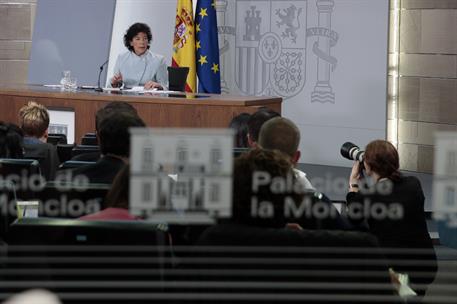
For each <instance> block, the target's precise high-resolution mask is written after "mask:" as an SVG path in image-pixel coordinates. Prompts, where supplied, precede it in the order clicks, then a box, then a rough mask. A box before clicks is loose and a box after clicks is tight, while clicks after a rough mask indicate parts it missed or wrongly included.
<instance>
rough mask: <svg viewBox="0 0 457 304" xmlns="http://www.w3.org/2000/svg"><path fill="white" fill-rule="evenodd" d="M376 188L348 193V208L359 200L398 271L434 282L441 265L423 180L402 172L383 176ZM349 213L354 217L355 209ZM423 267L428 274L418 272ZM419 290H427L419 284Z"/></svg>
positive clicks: (423, 291)
mask: <svg viewBox="0 0 457 304" xmlns="http://www.w3.org/2000/svg"><path fill="white" fill-rule="evenodd" d="M389 185H390V186H389ZM374 188H375V189H377V190H373V192H372V193H367V191H365V192H364V191H359V192H349V193H348V194H347V197H346V200H347V204H348V208H354V207H355V206H357V205H356V204H360V205H359V206H361V207H362V208H363V209H362V210H363V212H361V213H360V215H362V216H363V217H362V218H363V219H364V220H366V221H367V223H368V227H369V231H370V232H371V233H373V234H374V235H375V236H376V237H377V238H378V240H379V243H380V246H381V247H383V251H384V253H385V255H386V257H387V258H388V260H389V264H390V266H391V267H393V268H394V270H395V271H397V272H407V273H408V274H409V275H410V278H411V282H412V283H420V284H430V283H431V282H432V281H433V279H434V277H435V273H436V269H437V268H436V267H437V266H436V255H435V251H434V249H433V244H432V241H431V238H430V235H429V233H428V229H427V223H426V218H425V212H424V201H425V197H424V193H423V192H422V187H421V185H420V182H419V180H418V179H417V178H415V177H413V176H402V177H401V178H400V180H398V181H394V182H392V181H390V180H387V179H386V180H382V181H380V182H378V183H377V185H375V187H374ZM374 188H373V189H374ZM389 189H390V191H387V190H389ZM370 190H372V189H370ZM368 192H369V191H368ZM353 210H355V209H353ZM348 216H349V217H350V218H351V213H348ZM352 218H353V219H354V214H352ZM354 220H360V219H359V218H355V219H354ZM392 248H393V249H392ZM399 249H400V250H399ZM412 260H415V261H417V262H414V261H413V262H411V261H412ZM419 271H422V272H424V271H425V272H427V274H426V275H425V276H424V275H423V274H422V275H421V274H417V275H416V272H419ZM415 290H416V292H418V293H419V294H423V293H425V290H420V289H419V288H416V289H415Z"/></svg>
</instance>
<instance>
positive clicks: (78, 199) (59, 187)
mask: <svg viewBox="0 0 457 304" xmlns="http://www.w3.org/2000/svg"><path fill="white" fill-rule="evenodd" d="M70 174H71V172H70ZM62 180H65V178H63V179H62ZM110 187H111V185H107V184H86V185H82V184H81V183H77V182H63V181H52V182H47V183H46V185H45V187H44V188H43V189H42V190H41V191H39V192H36V193H35V198H36V199H37V200H38V201H40V204H41V206H40V213H39V216H43V217H51V218H78V217H81V216H83V215H87V214H91V213H94V212H97V211H99V210H101V209H104V207H105V205H104V202H105V197H106V194H107V193H108V191H109V189H110Z"/></svg>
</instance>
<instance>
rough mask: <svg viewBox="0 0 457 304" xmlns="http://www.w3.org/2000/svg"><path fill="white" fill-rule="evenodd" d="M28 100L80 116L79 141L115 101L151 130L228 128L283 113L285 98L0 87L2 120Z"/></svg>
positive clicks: (14, 116) (77, 119)
mask: <svg viewBox="0 0 457 304" xmlns="http://www.w3.org/2000/svg"><path fill="white" fill-rule="evenodd" d="M29 101H35V102H37V103H40V104H43V105H44V106H46V107H47V108H48V109H50V110H71V111H74V112H75V124H76V125H75V140H76V142H78V143H79V140H80V139H81V137H82V136H83V135H84V134H86V133H89V132H94V130H95V113H96V112H97V110H98V109H100V108H102V107H103V106H104V105H106V104H108V103H109V102H112V101H124V102H127V103H129V104H131V105H132V106H133V107H135V108H136V109H137V111H138V114H139V115H140V116H141V118H142V119H143V120H144V122H145V123H146V125H147V126H148V127H179V128H226V127H228V124H229V122H230V120H231V119H232V118H233V117H234V116H236V115H238V114H240V113H243V112H247V113H253V112H255V111H257V109H258V108H259V107H267V108H270V109H272V110H274V111H276V112H278V113H281V103H282V98H280V97H255V96H234V95H212V94H189V93H187V94H186V93H176V94H162V93H160V91H158V92H157V93H151V94H150V95H146V94H141V95H139V94H132V93H129V94H125V93H122V91H120V92H110V93H109V92H101V93H99V92H93V91H85V90H77V91H75V92H62V91H61V90H60V88H48V87H44V86H39V85H17V86H11V85H10V86H0V108H1V111H0V121H5V122H13V123H16V124H17V123H18V113H19V109H20V108H21V107H22V106H24V105H25V104H27V102H29Z"/></svg>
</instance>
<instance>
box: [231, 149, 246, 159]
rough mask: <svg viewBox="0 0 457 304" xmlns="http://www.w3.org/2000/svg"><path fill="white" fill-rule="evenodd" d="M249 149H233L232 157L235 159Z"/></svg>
mask: <svg viewBox="0 0 457 304" xmlns="http://www.w3.org/2000/svg"><path fill="white" fill-rule="evenodd" d="M249 150H250V149H249V148H233V157H234V158H237V157H238V156H240V155H241V154H243V153H246V152H248V151H249Z"/></svg>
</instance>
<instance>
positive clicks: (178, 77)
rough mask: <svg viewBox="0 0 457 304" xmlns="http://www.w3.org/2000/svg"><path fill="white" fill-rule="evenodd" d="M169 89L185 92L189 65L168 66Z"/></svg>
mask: <svg viewBox="0 0 457 304" xmlns="http://www.w3.org/2000/svg"><path fill="white" fill-rule="evenodd" d="M167 69H168V89H169V90H170V91H179V92H184V91H185V90H186V79H187V74H189V68H188V67H167Z"/></svg>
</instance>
